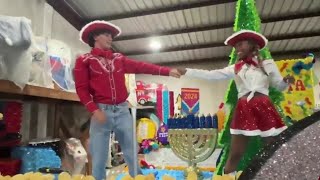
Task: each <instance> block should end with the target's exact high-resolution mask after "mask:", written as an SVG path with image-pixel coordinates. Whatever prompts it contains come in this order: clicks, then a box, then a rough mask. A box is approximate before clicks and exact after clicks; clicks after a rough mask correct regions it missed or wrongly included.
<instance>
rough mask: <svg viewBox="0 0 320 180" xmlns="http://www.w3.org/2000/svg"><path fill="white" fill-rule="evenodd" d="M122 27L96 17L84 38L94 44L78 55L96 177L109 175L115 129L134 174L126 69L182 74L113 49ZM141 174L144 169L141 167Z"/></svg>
mask: <svg viewBox="0 0 320 180" xmlns="http://www.w3.org/2000/svg"><path fill="white" fill-rule="evenodd" d="M120 33H121V30H120V28H119V27H117V26H115V25H113V24H111V23H108V22H106V21H93V22H91V23H89V24H87V25H86V26H84V27H83V28H82V30H81V31H80V40H81V41H82V42H84V43H86V44H88V45H89V46H90V47H92V50H91V52H90V53H87V54H84V55H82V56H80V57H79V58H77V60H76V64H75V68H74V78H75V85H76V90H77V94H78V96H79V98H80V101H81V102H82V103H83V104H84V105H85V106H86V108H87V109H88V111H90V112H91V113H92V118H91V124H90V153H91V156H92V174H93V176H94V177H95V179H96V180H102V179H105V178H106V171H105V165H106V161H107V157H108V147H109V139H110V132H111V131H114V132H115V135H116V137H117V139H118V141H119V143H120V147H121V149H122V152H123V154H124V159H125V161H126V163H127V164H128V166H129V173H130V175H131V176H133V174H134V173H133V169H132V168H133V166H134V163H138V162H133V159H134V158H133V156H137V154H133V143H135V142H133V137H132V134H133V127H132V126H131V125H132V117H131V115H130V113H129V108H128V104H127V102H126V99H127V97H128V92H127V89H126V86H125V73H135V74H153V75H163V76H169V75H170V76H173V77H177V78H178V77H180V74H179V72H178V71H177V70H176V69H170V68H168V67H161V66H157V65H154V64H149V63H145V62H141V61H136V60H133V59H130V58H128V57H126V56H124V55H122V54H120V53H113V51H112V50H111V43H112V40H113V38H114V37H116V36H118V35H120ZM138 171H139V172H138V174H140V173H141V170H140V169H139V170H138Z"/></svg>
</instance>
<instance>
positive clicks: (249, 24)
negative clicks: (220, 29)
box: [216, 0, 283, 174]
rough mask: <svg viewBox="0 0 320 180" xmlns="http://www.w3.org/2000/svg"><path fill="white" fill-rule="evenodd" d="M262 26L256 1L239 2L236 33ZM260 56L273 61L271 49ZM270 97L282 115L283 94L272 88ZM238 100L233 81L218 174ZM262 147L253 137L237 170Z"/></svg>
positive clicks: (233, 54)
mask: <svg viewBox="0 0 320 180" xmlns="http://www.w3.org/2000/svg"><path fill="white" fill-rule="evenodd" d="M260 25H261V20H260V17H259V14H258V12H257V9H256V6H255V0H238V2H237V6H236V18H235V24H234V29H233V30H234V31H235V32H237V31H240V30H253V31H256V32H260ZM260 56H261V58H262V59H271V58H272V57H271V54H270V51H269V49H268V48H267V47H266V48H264V49H262V50H261V51H260ZM236 61H237V55H236V52H235V49H234V48H233V49H232V52H231V55H230V61H229V65H232V64H235V63H236ZM269 96H270V98H271V100H272V102H273V103H274V104H275V105H276V108H277V109H278V111H279V112H280V114H281V115H282V111H281V109H280V102H281V101H282V100H283V94H282V93H281V92H279V91H277V90H275V89H274V88H270V92H269ZM237 100H238V91H237V88H236V85H235V82H234V81H232V82H230V84H229V89H228V92H227V95H226V98H225V101H226V105H227V106H228V109H229V113H228V115H227V118H226V122H225V126H224V127H225V128H224V130H223V132H222V135H221V137H220V139H219V143H220V146H222V147H223V154H222V156H221V159H220V162H219V164H218V166H217V171H216V173H217V174H221V173H222V169H223V167H224V166H225V163H226V161H227V159H228V155H229V150H230V142H231V141H230V140H231V135H230V123H231V120H232V115H233V112H234V109H235V107H236V103H237ZM261 147H262V140H261V138H260V137H252V138H251V140H250V142H249V144H248V147H247V151H246V153H245V154H244V156H243V158H242V160H241V161H240V163H239V165H238V168H237V170H238V171H240V170H244V169H245V168H246V167H247V166H248V164H249V163H250V161H251V159H252V158H253V157H254V156H255V155H256V154H257V153H258V152H259V150H260V149H261Z"/></svg>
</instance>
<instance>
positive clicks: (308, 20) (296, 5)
mask: <svg viewBox="0 0 320 180" xmlns="http://www.w3.org/2000/svg"><path fill="white" fill-rule="evenodd" d="M213 1H217V2H218V1H219V3H218V5H208V6H203V7H196V8H189V9H184V10H175V11H169V12H164V11H162V12H163V13H158V12H157V11H155V12H156V14H151V15H144V12H146V11H149V12H151V11H153V10H156V9H158V8H162V9H163V8H169V9H170V8H172V7H174V6H175V7H177V6H178V5H187V4H195V3H198V4H199V3H201V2H204V3H205V2H208V0H201V1H200V0H90V1H87V0H69V1H65V2H67V4H68V5H69V6H71V7H72V9H73V10H75V11H76V12H77V14H78V15H80V17H81V18H82V20H85V21H86V20H93V19H105V18H107V19H110V17H119V18H120V19H117V20H112V21H111V22H112V23H114V24H116V25H118V26H120V27H121V29H122V31H123V34H122V37H123V39H125V40H120V39H121V37H120V38H119V40H118V41H117V39H115V42H114V45H115V48H116V49H117V50H119V51H121V52H123V53H124V54H128V55H130V56H131V57H132V58H137V59H141V60H147V61H150V62H154V63H168V62H177V61H186V60H188V61H189V60H194V61H195V62H196V60H199V59H206V58H214V57H226V56H228V54H229V53H230V50H231V49H230V48H228V47H224V46H223V45H222V44H221V43H223V41H224V40H225V39H226V38H227V37H228V36H229V35H230V34H231V33H232V31H233V30H232V24H233V21H234V14H235V4H236V2H235V1H232V0H225V2H226V3H222V2H223V0H212V1H211V2H213ZM256 6H257V9H258V12H259V14H260V16H261V19H262V21H263V24H262V25H261V32H262V33H263V34H264V35H266V36H267V37H271V42H270V44H269V47H270V49H271V51H272V52H281V51H294V50H297V51H298V50H308V49H315V48H319V49H320V23H317V22H319V21H320V0H257V1H256ZM131 15H132V16H134V17H131ZM140 15H144V16H140ZM209 26H211V27H212V26H214V27H212V28H210V27H209ZM198 27H200V28H203V27H208V28H207V29H206V30H205V31H199V32H197V30H188V29H190V28H198ZM185 30H188V31H185ZM172 31H175V32H174V33H173V34H172V33H171V32H172ZM164 32H165V35H161V36H158V35H157V34H163V33H164ZM133 35H136V36H138V38H135V37H132V36H133ZM149 35H150V36H149ZM151 35H152V36H151ZM155 40H156V41H159V42H160V43H161V44H162V49H161V50H160V52H152V50H150V47H149V44H150V42H152V41H155ZM197 47H199V48H197Z"/></svg>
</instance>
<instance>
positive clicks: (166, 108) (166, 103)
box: [157, 90, 174, 124]
mask: <svg viewBox="0 0 320 180" xmlns="http://www.w3.org/2000/svg"><path fill="white" fill-rule="evenodd" d="M173 96H174V95H173V92H172V91H168V90H157V116H158V118H159V119H160V120H162V122H163V123H165V124H167V121H168V119H169V117H170V116H173V115H174V100H173Z"/></svg>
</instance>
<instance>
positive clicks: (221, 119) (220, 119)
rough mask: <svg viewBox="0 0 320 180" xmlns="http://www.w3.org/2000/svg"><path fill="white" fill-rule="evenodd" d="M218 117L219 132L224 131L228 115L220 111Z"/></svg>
mask: <svg viewBox="0 0 320 180" xmlns="http://www.w3.org/2000/svg"><path fill="white" fill-rule="evenodd" d="M217 117H218V132H220V131H221V130H222V129H223V126H224V120H225V118H226V113H225V111H224V110H223V109H219V110H218V112H217Z"/></svg>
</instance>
